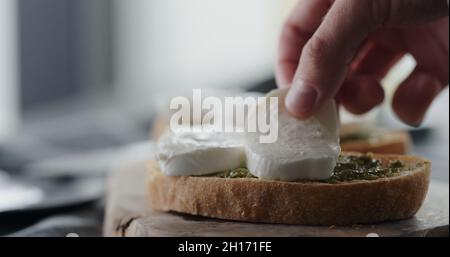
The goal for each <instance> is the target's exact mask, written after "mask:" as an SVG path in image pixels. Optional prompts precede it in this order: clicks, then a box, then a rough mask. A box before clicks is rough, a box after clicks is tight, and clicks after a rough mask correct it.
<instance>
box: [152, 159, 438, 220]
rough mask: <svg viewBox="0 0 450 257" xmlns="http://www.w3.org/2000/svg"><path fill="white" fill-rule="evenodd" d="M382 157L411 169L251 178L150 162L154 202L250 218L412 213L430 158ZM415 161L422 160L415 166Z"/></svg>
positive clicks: (177, 209) (420, 195)
mask: <svg viewBox="0 0 450 257" xmlns="http://www.w3.org/2000/svg"><path fill="white" fill-rule="evenodd" d="M374 158H376V159H380V160H382V161H383V163H387V162H388V161H389V160H401V161H403V162H404V163H406V165H408V166H410V167H411V169H410V170H408V171H406V172H403V173H402V174H401V175H399V176H395V177H390V178H380V179H377V180H372V181H363V180H359V181H351V182H345V183H338V184H327V183H320V182H283V181H270V180H262V179H247V178H242V179H241V178H239V179H236V178H233V179H227V178H216V177H191V176H184V177H169V176H166V175H164V174H162V172H160V170H159V167H158V164H157V162H155V161H150V162H148V165H147V168H148V182H147V183H148V190H149V199H150V206H151V207H152V208H154V209H156V210H162V211H175V212H181V213H188V214H192V215H200V216H205V217H211V218H220V219H228V220H237V221H247V222H261V223H281V224H302V225H352V224H366V223H376V222H381V221H387V220H399V219H405V218H409V217H412V216H413V215H414V214H415V213H416V212H417V211H418V210H419V208H420V206H421V205H422V203H423V201H424V199H425V196H426V193H427V191H428V184H429V174H430V171H431V163H430V162H429V161H427V160H424V159H421V158H419V157H413V156H400V155H374ZM417 163H423V165H421V166H420V167H416V166H417V165H416V164H417Z"/></svg>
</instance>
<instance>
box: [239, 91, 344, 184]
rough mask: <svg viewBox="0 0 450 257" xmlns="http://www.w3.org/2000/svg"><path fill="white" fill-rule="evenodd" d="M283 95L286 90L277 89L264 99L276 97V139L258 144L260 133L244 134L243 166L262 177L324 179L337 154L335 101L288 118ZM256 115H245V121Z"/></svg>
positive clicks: (334, 163)
mask: <svg viewBox="0 0 450 257" xmlns="http://www.w3.org/2000/svg"><path fill="white" fill-rule="evenodd" d="M286 94H287V89H278V90H274V91H272V92H270V93H269V94H268V95H267V98H266V100H267V101H268V99H269V97H278V140H277V141H275V142H274V143H268V144H264V143H260V142H259V139H260V136H261V135H262V134H261V133H259V132H253V133H249V132H247V133H246V155H247V167H248V169H249V170H250V172H251V173H252V174H253V175H255V176H257V177H259V178H263V179H272V180H284V181H293V180H302V179H305V180H322V179H327V178H329V177H330V176H331V173H332V171H333V169H334V166H335V165H336V161H337V159H338V156H339V153H340V147H339V129H338V128H339V119H338V113H337V109H336V104H335V103H334V101H329V102H327V103H325V105H324V106H323V108H322V109H321V110H319V111H318V112H317V114H316V115H315V116H314V117H312V118H309V119H307V120H303V121H302V120H298V119H296V118H294V117H292V116H291V115H290V114H289V113H288V111H287V110H286V109H285V107H284V99H285V97H286ZM259 104H266V102H262V103H259ZM270 109H273V106H271V107H270ZM265 115H270V113H266V114H265ZM256 117H257V115H249V120H248V122H254V120H251V119H255V118H256Z"/></svg>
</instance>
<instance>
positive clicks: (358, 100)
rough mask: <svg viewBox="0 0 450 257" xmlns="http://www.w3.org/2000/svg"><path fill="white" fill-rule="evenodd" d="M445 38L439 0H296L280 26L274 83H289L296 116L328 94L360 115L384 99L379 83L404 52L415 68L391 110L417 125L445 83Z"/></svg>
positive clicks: (445, 18)
mask: <svg viewBox="0 0 450 257" xmlns="http://www.w3.org/2000/svg"><path fill="white" fill-rule="evenodd" d="M448 40H449V20H448V6H447V1H446V0H433V1H424V0H336V1H331V0H301V1H300V2H299V3H298V4H297V6H296V7H295V8H294V10H293V12H292V14H291V15H290V17H289V18H288V19H287V21H286V23H285V24H284V27H283V31H282V35H281V38H280V45H279V56H278V63H277V67H276V78H277V84H278V86H279V87H289V86H290V87H291V88H290V90H289V93H288V96H287V97H286V103H285V104H286V108H287V109H288V110H289V111H290V112H291V114H292V115H294V116H296V117H298V118H302V119H303V118H308V117H309V116H311V115H313V114H314V113H315V111H317V109H318V108H320V107H321V106H322V104H323V103H324V102H325V101H326V100H327V99H330V98H333V97H336V98H337V99H338V100H339V102H340V103H342V104H343V106H344V107H345V108H346V109H347V110H349V111H350V112H352V113H355V114H362V113H365V112H367V111H369V110H371V109H372V108H373V107H375V106H377V105H379V104H380V103H381V102H383V100H384V91H383V89H382V87H381V85H380V80H381V79H382V78H383V77H384V76H385V75H386V74H387V72H388V71H389V70H390V69H391V68H392V67H393V65H394V64H395V63H396V62H397V61H399V60H400V58H402V57H403V56H404V55H405V54H407V53H409V54H411V55H412V56H413V57H414V58H415V60H416V62H417V66H416V68H415V69H414V71H413V72H412V74H411V75H410V76H409V77H408V78H407V79H406V80H405V81H404V82H403V83H402V84H401V85H400V86H399V87H398V89H397V90H396V92H395V94H394V98H393V102H392V107H393V109H394V112H395V113H396V114H397V116H398V117H399V118H400V119H401V120H402V121H404V122H405V123H407V124H409V125H412V126H419V125H420V124H421V122H422V120H423V118H424V115H425V113H426V110H427V109H428V107H429V106H430V104H431V103H432V101H433V99H434V98H435V97H436V96H437V95H438V94H439V92H440V91H441V90H442V89H443V88H444V87H445V86H446V85H448V82H449V76H448V69H449V53H448Z"/></svg>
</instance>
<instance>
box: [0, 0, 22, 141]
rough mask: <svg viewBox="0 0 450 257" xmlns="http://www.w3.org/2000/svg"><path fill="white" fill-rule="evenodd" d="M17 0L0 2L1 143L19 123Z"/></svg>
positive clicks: (2, 0)
mask: <svg viewBox="0 0 450 257" xmlns="http://www.w3.org/2000/svg"><path fill="white" fill-rule="evenodd" d="M15 29H16V0H1V1H0V141H2V139H5V138H6V137H7V136H9V135H11V134H13V133H14V131H15V129H16V128H17V123H18V120H19V119H18V113H19V112H18V100H17V97H18V94H17V88H18V86H17V67H16V66H17V60H16V57H17V54H16V41H17V40H16V31H15Z"/></svg>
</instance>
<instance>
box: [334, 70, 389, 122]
mask: <svg viewBox="0 0 450 257" xmlns="http://www.w3.org/2000/svg"><path fill="white" fill-rule="evenodd" d="M338 99H339V101H340V103H341V104H342V105H343V106H344V107H345V109H347V110H348V111H349V112H351V113H353V114H363V113H366V112H368V111H370V110H372V109H373V108H374V107H376V106H378V105H379V104H381V103H382V102H383V100H384V90H383V88H382V87H381V85H380V83H379V80H378V79H377V78H374V77H372V76H368V75H360V76H354V77H352V78H349V79H348V80H346V81H345V82H344V84H343V85H342V88H341V90H340V91H339V94H338Z"/></svg>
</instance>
